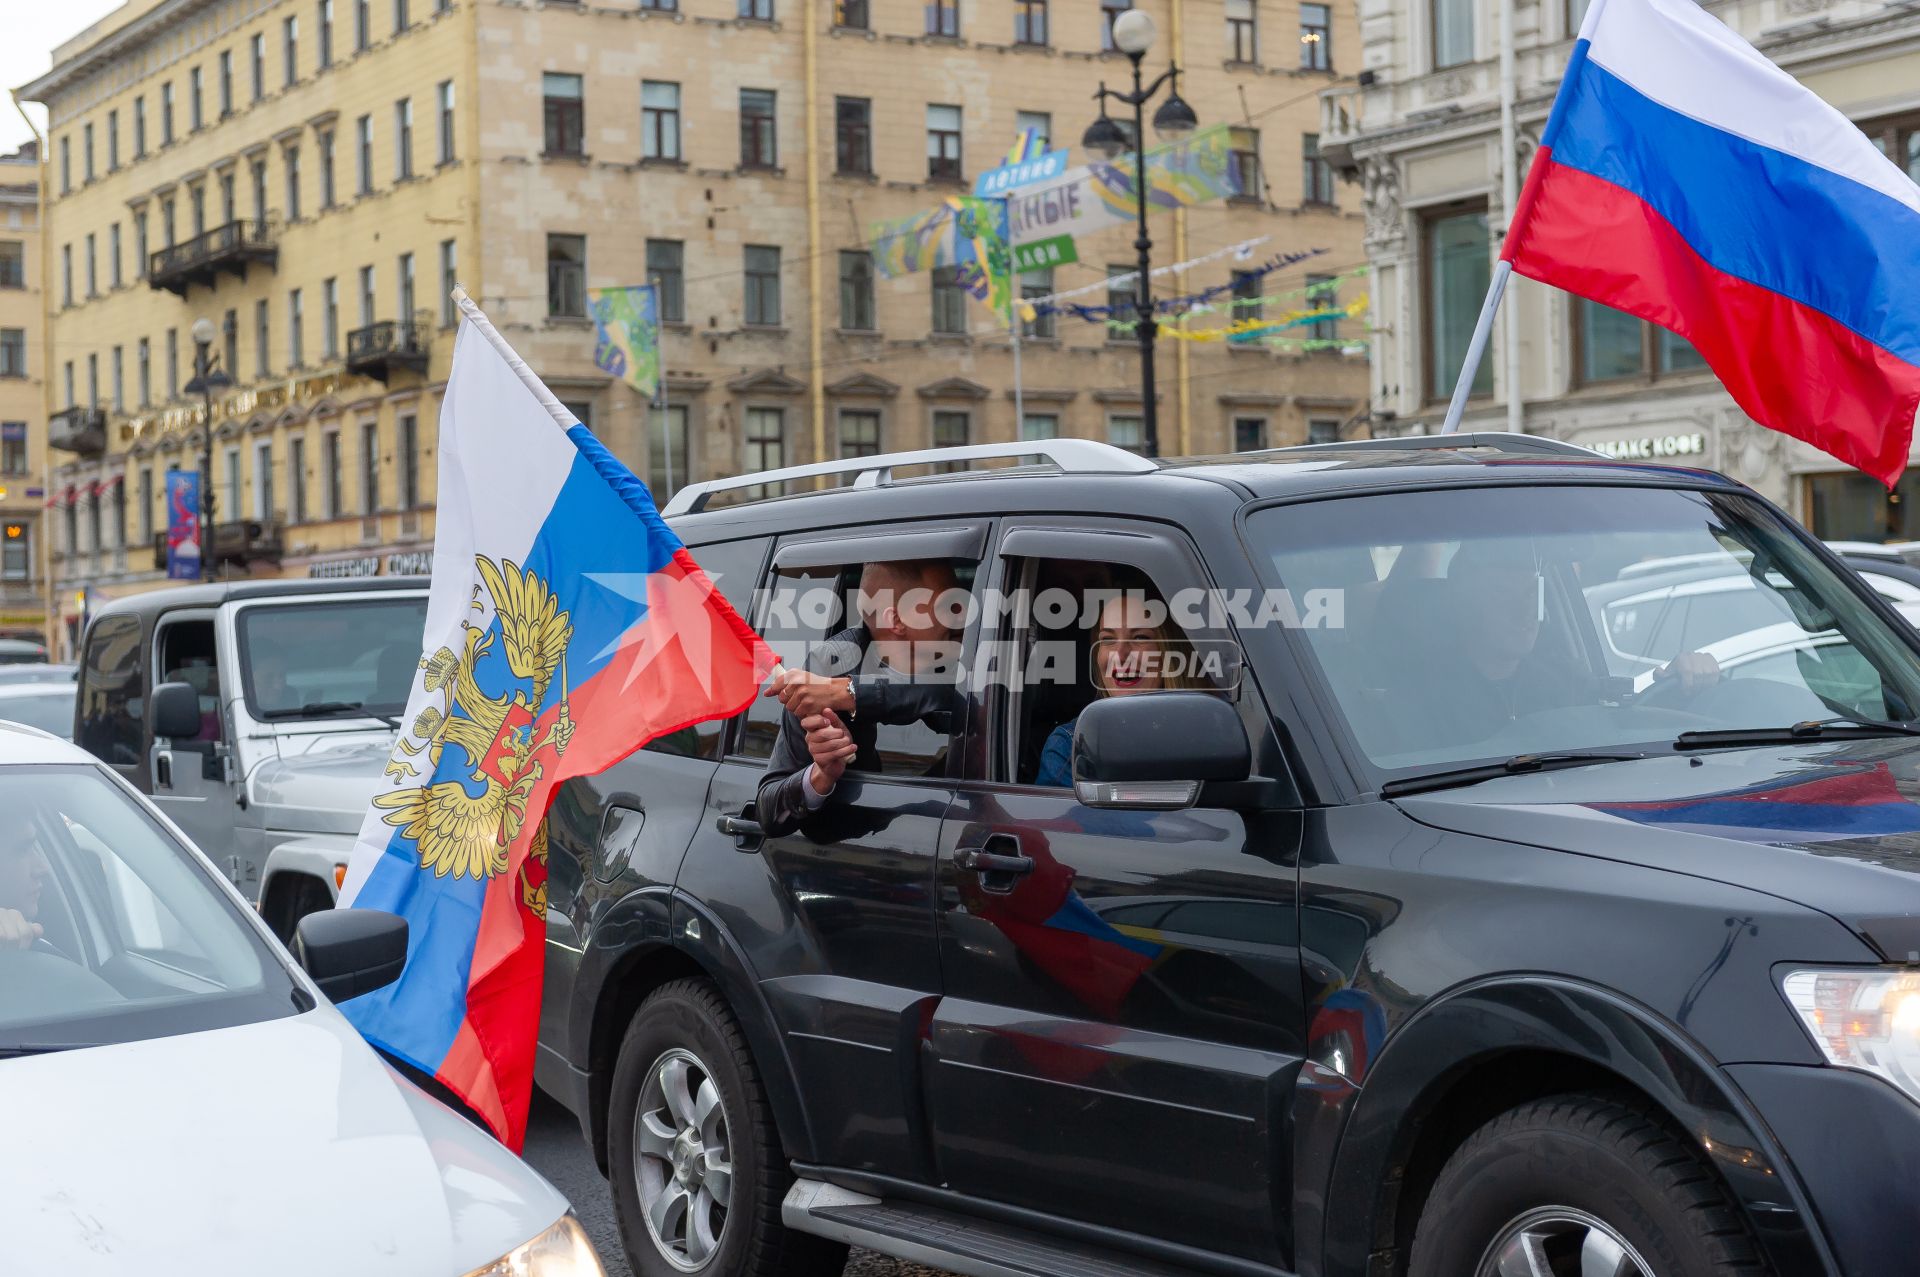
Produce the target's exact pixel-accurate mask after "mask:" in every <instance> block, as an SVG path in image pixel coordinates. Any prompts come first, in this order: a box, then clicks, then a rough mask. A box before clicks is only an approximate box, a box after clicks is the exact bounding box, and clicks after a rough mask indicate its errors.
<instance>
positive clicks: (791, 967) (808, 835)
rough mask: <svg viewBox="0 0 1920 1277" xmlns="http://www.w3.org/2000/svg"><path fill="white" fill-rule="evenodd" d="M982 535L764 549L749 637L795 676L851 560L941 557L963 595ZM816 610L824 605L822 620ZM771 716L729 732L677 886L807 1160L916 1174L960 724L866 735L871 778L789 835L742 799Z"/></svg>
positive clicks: (774, 720) (930, 530) (922, 533)
mask: <svg viewBox="0 0 1920 1277" xmlns="http://www.w3.org/2000/svg"><path fill="white" fill-rule="evenodd" d="M986 535H987V527H986V524H985V523H984V522H959V523H954V522H942V523H940V524H938V525H934V526H927V527H919V526H915V525H905V526H901V525H894V526H893V527H890V528H889V529H888V531H887V532H886V534H884V535H868V536H864V537H853V536H849V535H847V534H846V533H839V534H834V535H825V536H822V535H812V536H804V537H790V538H787V539H785V540H782V541H781V542H780V543H779V544H778V546H777V547H776V549H775V552H774V562H773V567H772V575H771V579H770V580H769V582H768V585H767V588H765V589H763V590H762V592H761V598H760V604H759V608H758V611H757V614H756V616H755V618H754V621H755V627H756V628H757V629H758V630H759V631H760V633H761V634H763V635H764V636H765V637H766V638H767V640H768V641H769V642H770V643H772V644H773V646H774V648H775V650H776V651H778V652H779V653H780V656H781V658H782V660H783V662H784V663H786V664H788V665H789V666H792V667H794V668H801V667H804V666H805V664H806V659H807V653H808V647H809V645H810V644H813V643H817V642H819V641H820V640H821V639H824V638H826V637H827V636H828V635H829V634H832V633H834V632H836V631H838V630H839V629H841V628H842V627H844V626H845V625H847V624H848V623H849V622H850V621H851V620H853V619H857V618H855V617H853V616H851V615H850V614H849V612H848V610H846V605H847V604H848V603H849V602H850V599H849V596H850V593H851V589H852V585H853V583H855V582H857V580H858V578H859V574H860V568H861V565H862V564H864V563H870V562H875V561H879V560H894V561H898V560H903V559H942V560H947V561H950V562H951V563H952V564H953V566H954V568H955V572H956V575H957V577H958V578H959V580H960V582H961V584H962V585H963V586H966V585H968V584H970V582H971V579H972V576H973V572H974V569H975V568H976V566H977V564H978V561H979V558H980V555H981V553H982V551H983V549H984V547H985V545H986ZM823 599H837V600H838V601H839V602H840V604H841V608H840V610H838V611H833V610H831V609H828V608H826V607H823V606H821V604H822V601H823ZM961 641H962V642H965V643H970V642H971V636H970V635H966V636H963V638H962V640H961ZM780 714H781V710H780V706H779V704H778V702H776V701H772V700H766V699H763V700H761V701H759V702H757V703H756V704H755V706H754V708H753V709H752V710H750V711H749V712H748V713H747V714H746V715H745V716H743V719H742V721H741V722H740V723H738V724H736V735H735V737H734V739H733V741H732V744H731V748H730V751H729V753H728V755H727V757H726V758H725V759H723V760H722V762H721V763H720V766H719V769H718V771H717V772H716V774H715V776H714V779H713V786H712V789H711V791H710V793H709V795H708V804H707V805H708V811H707V815H706V819H705V820H704V821H703V822H702V827H701V830H700V832H699V834H698V835H697V836H696V838H695V841H694V845H693V848H692V849H691V851H690V852H689V854H688V857H687V861H686V864H685V865H684V866H683V868H682V871H681V878H680V885H681V887H682V889H683V890H684V891H686V892H687V893H688V894H689V895H691V896H693V897H694V898H696V899H698V900H700V901H702V902H705V904H706V905H707V907H709V908H710V909H711V910H712V911H713V914H714V916H716V917H717V918H718V919H719V921H720V922H721V924H722V925H723V926H724V927H725V928H726V930H727V931H728V933H729V935H730V937H731V939H732V941H733V942H734V943H735V944H736V945H737V946H738V947H739V948H740V949H741V950H742V951H743V952H744V954H745V955H746V960H747V962H748V963H749V965H750V966H751V967H752V969H753V973H754V977H755V978H756V979H757V980H758V981H759V983H760V987H761V989H762V991H763V993H764V994H765V996H766V1000H767V1004H768V1006H769V1007H770V1008H771V1010H772V1014H773V1017H774V1020H775V1022H776V1027H777V1029H778V1030H779V1032H780V1034H781V1036H782V1038H783V1040H784V1045H785V1047H786V1051H787V1056H788V1059H789V1060H790V1061H791V1064H792V1067H793V1070H794V1074H795V1077H796V1080H797V1081H798V1083H799V1091H800V1095H801V1097H802V1102H803V1103H804V1104H805V1106H806V1108H807V1115H808V1120H809V1124H810V1127H811V1129H812V1131H813V1134H814V1139H815V1144H816V1153H817V1156H819V1157H820V1158H821V1160H823V1161H825V1162H828V1163H831V1164H833V1165H837V1166H847V1167H857V1168H862V1169H868V1170H873V1171H877V1172H881V1173H885V1174H891V1175H898V1176H903V1177H909V1178H922V1177H924V1176H925V1175H926V1174H927V1170H928V1168H927V1160H926V1147H927V1145H926V1137H925V1128H924V1123H923V1122H922V1121H921V1119H920V1116H919V1085H918V1082H917V1069H918V1067H919V1050H918V1045H917V1044H918V1040H919V1035H920V1031H921V1026H922V1025H923V1024H924V1022H925V1016H926V1014H927V1013H928V1012H930V1010H931V1005H932V1002H933V999H934V998H936V997H937V996H938V994H939V988H940V970H939V960H938V955H937V952H936V948H935V940H934V908H933V894H932V893H933V875H934V863H935V851H936V848H937V846H938V843H939V832H940V822H941V821H942V819H944V817H945V815H946V812H947V808H948V807H949V805H950V804H951V803H952V801H953V779H952V771H951V768H952V743H953V740H952V736H953V733H955V732H957V731H959V730H960V721H961V720H962V719H963V714H956V715H954V720H955V721H954V722H953V723H952V724H950V730H936V728H934V727H931V726H929V725H927V724H926V723H924V722H913V723H906V724H880V725H878V726H877V727H875V729H874V730H875V733H876V740H875V745H876V750H877V753H878V755H879V757H880V759H881V767H880V769H879V770H878V771H868V772H864V773H863V772H860V771H856V770H849V771H848V772H847V774H846V775H845V776H844V777H842V779H841V781H840V783H839V785H838V787H837V788H836V789H835V790H834V792H833V794H832V795H831V796H830V797H829V798H828V800H827V802H826V804H825V805H824V806H823V807H821V809H820V810H819V811H818V812H817V813H815V814H814V815H813V816H812V817H811V818H809V819H808V820H807V821H806V822H805V823H804V824H803V825H802V826H801V827H800V828H799V829H798V830H796V831H794V832H792V833H787V834H783V835H781V836H778V837H765V836H762V834H761V832H760V826H759V825H758V824H757V816H758V813H757V812H756V811H755V810H754V809H753V803H754V796H755V791H756V789H757V788H758V786H759V784H760V781H761V778H762V777H763V776H764V774H765V772H766V766H767V758H768V756H769V754H770V753H771V752H772V748H773V743H774V739H775V736H776V734H777V732H778V730H779V724H780Z"/></svg>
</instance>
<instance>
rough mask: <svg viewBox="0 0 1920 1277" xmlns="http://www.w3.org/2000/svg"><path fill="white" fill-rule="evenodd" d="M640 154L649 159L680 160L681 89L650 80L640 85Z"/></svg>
mask: <svg viewBox="0 0 1920 1277" xmlns="http://www.w3.org/2000/svg"><path fill="white" fill-rule="evenodd" d="M640 155H641V158H643V159H649V160H677V159H679V158H680V86H679V85H678V84H674V83H673V82H671V81H668V80H648V81H646V82H645V83H643V84H642V85H641V86H640Z"/></svg>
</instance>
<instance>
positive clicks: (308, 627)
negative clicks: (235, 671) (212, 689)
mask: <svg viewBox="0 0 1920 1277" xmlns="http://www.w3.org/2000/svg"><path fill="white" fill-rule="evenodd" d="M239 625H240V652H241V663H242V668H243V670H244V671H245V680H246V697H247V708H248V709H249V710H250V711H251V712H252V714H253V716H254V717H255V718H257V719H261V720H263V721H264V720H268V719H276V718H302V717H317V718H333V717H340V716H341V715H342V714H343V713H349V712H350V710H349V707H352V708H357V709H360V710H364V711H366V712H367V713H369V714H400V713H404V712H405V711H406V708H407V693H408V692H410V691H411V690H412V689H413V678H414V674H415V673H416V672H417V671H418V669H419V666H420V646H421V642H422V638H423V635H424V634H425V632H426V627H427V600H426V599H425V598H424V597H415V598H392V599H355V600H342V601H340V602H325V603H292V604H275V605H255V606H253V607H249V608H246V609H245V610H243V611H242V612H241V613H240V619H239Z"/></svg>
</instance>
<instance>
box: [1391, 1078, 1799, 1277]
mask: <svg viewBox="0 0 1920 1277" xmlns="http://www.w3.org/2000/svg"><path fill="white" fill-rule="evenodd" d="M1529 1257H1531V1258H1532V1263H1531V1265H1529V1264H1528V1263H1527V1262H1526V1261H1527V1259H1528V1258H1529ZM1503 1259H1504V1260H1505V1261H1506V1266H1504V1267H1503V1266H1502V1260H1503ZM1583 1260H1584V1262H1585V1263H1586V1264H1587V1265H1588V1267H1586V1268H1584V1269H1583V1267H1582V1263H1583ZM1508 1272H1537V1273H1541V1274H1543V1277H1545V1275H1546V1274H1550V1275H1551V1277H1563V1275H1564V1274H1575V1275H1578V1274H1581V1273H1582V1272H1607V1273H1609V1274H1612V1273H1618V1274H1619V1275H1620V1277H1759V1274H1761V1273H1763V1272H1765V1265H1764V1264H1763V1263H1762V1262H1761V1259H1760V1257H1759V1253H1758V1251H1757V1249H1756V1248H1755V1246H1754V1242H1753V1239H1752V1236H1751V1234H1750V1233H1749V1232H1748V1229H1747V1225H1746V1221H1745V1219H1744V1218H1743V1217H1742V1215H1741V1213H1740V1210H1739V1208H1738V1207H1737V1206H1736V1205H1735V1204H1734V1202H1733V1199H1732V1198H1731V1197H1730V1196H1729V1195H1728V1193H1727V1191H1726V1189H1725V1188H1724V1187H1723V1186H1722V1185H1721V1183H1720V1181H1719V1179H1718V1178H1717V1177H1716V1176H1715V1175H1714V1173H1713V1170H1712V1168H1711V1167H1709V1166H1707V1165H1706V1163H1704V1162H1703V1161H1702V1160H1701V1159H1700V1158H1699V1157H1698V1156H1696V1155H1695V1154H1694V1152H1693V1150H1692V1149H1690V1148H1689V1147H1687V1145H1685V1144H1684V1143H1682V1142H1681V1141H1680V1140H1679V1139H1678V1138H1676V1137H1675V1136H1674V1135H1673V1134H1672V1133H1671V1132H1670V1131H1669V1130H1668V1129H1667V1128H1666V1127H1665V1126H1664V1125H1662V1124H1660V1123H1659V1122H1656V1121H1655V1120H1654V1119H1653V1118H1652V1117H1650V1116H1649V1115H1648V1114H1647V1113H1646V1112H1644V1111H1643V1110H1641V1109H1638V1108H1634V1107H1632V1106H1630V1105H1628V1104H1624V1103H1621V1102H1620V1101H1618V1100H1614V1099H1609V1098H1606V1097H1603V1096H1599V1095H1560V1096H1553V1097H1551V1098H1548V1099H1543V1100H1536V1101H1534V1102H1532V1103H1529V1104H1524V1105H1521V1106H1520V1107H1519V1108H1516V1109H1512V1110H1510V1111H1508V1112H1506V1113H1503V1114H1501V1115H1500V1116H1499V1117H1497V1118H1495V1119H1494V1120H1493V1121H1491V1122H1489V1123H1487V1124H1486V1125H1485V1126H1483V1127H1481V1128H1480V1129H1479V1130H1478V1131H1476V1132H1474V1134H1473V1135H1471V1136H1470V1137H1468V1139H1467V1141H1466V1142H1465V1143H1464V1144H1462V1145H1461V1146H1460V1147H1459V1148H1458V1149H1457V1150H1455V1151H1454V1154H1453V1156H1452V1157H1450V1158H1448V1159H1447V1163H1446V1165H1445V1166H1444V1167H1443V1168H1442V1169H1441V1171H1440V1174H1439V1177H1438V1178H1437V1179H1436V1180H1435V1181H1434V1185H1433V1191H1432V1192H1431V1193H1430V1194H1429V1195H1428V1197H1427V1201H1426V1205H1425V1207H1424V1208H1423V1209H1422V1210H1421V1212H1420V1222H1419V1225H1418V1227H1417V1229H1416V1231H1415V1233H1414V1238H1413V1251H1412V1257H1411V1263H1410V1264H1409V1267H1408V1273H1409V1277H1496V1275H1498V1277H1504V1275H1505V1274H1506V1273H1508Z"/></svg>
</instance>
